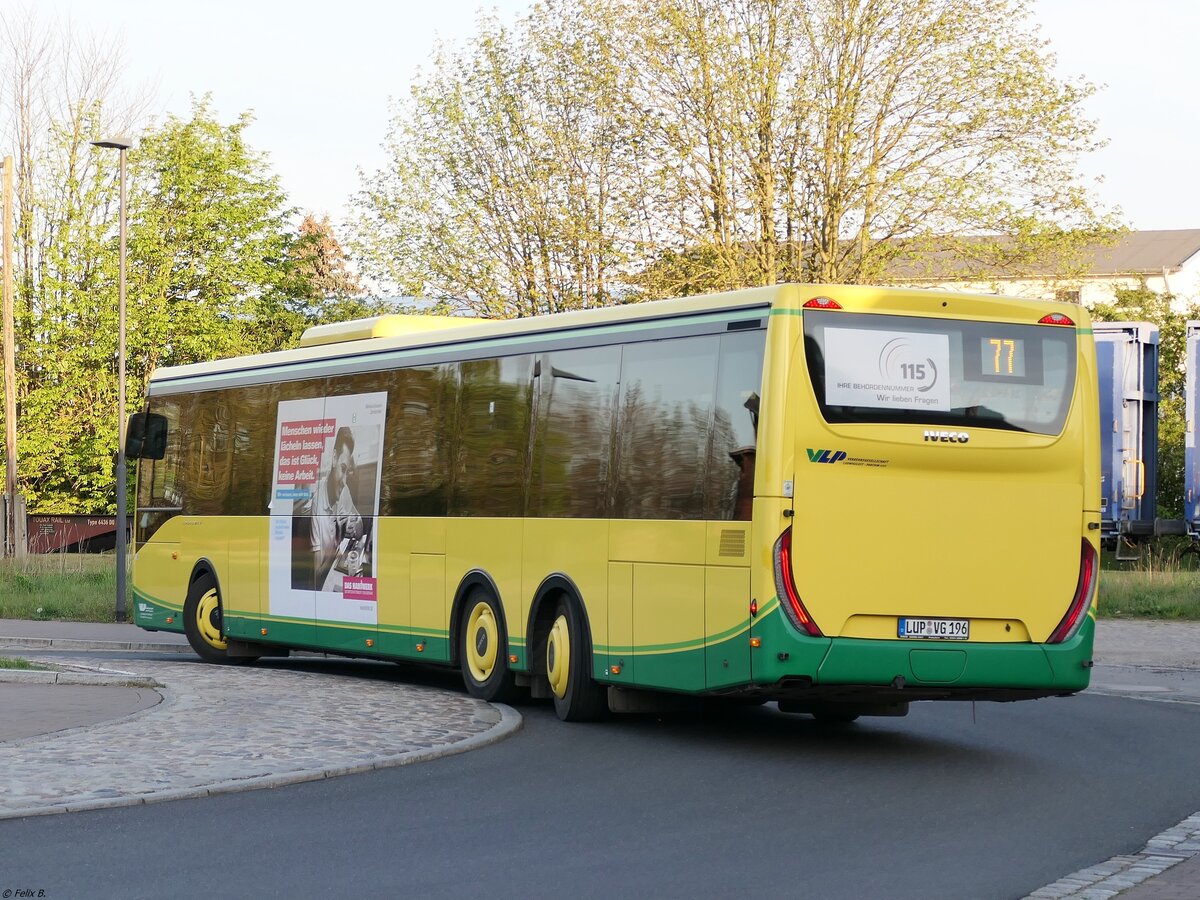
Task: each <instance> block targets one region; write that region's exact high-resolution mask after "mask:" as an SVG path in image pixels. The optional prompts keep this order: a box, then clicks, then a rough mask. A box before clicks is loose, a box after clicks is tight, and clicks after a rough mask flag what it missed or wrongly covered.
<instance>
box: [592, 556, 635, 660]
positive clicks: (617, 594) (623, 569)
mask: <svg viewBox="0 0 1200 900" xmlns="http://www.w3.org/2000/svg"><path fill="white" fill-rule="evenodd" d="M597 643H603V642H602V641H597ZM607 643H608V646H609V647H610V648H611V651H610V653H609V656H608V664H609V666H610V668H611V667H613V666H614V665H615V666H616V667H617V670H618V671H620V664H621V662H622V661H624V663H625V666H626V668H632V667H633V666H635V665H636V662H635V660H634V659H633V656H632V652H633V650H632V648H633V563H609V566H608V642H607ZM601 662H603V660H601ZM634 674H636V673H635V672H632V671H630V672H627V673H626V675H627V676H633V675H634Z"/></svg>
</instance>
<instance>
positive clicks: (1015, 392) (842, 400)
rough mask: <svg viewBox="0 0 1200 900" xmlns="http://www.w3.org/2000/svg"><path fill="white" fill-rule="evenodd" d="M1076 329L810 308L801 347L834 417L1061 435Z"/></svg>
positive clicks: (826, 412)
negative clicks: (802, 346) (827, 310)
mask: <svg viewBox="0 0 1200 900" xmlns="http://www.w3.org/2000/svg"><path fill="white" fill-rule="evenodd" d="M1075 340H1076V339H1075V329H1074V328H1065V327H1062V326H1052V325H1014V324H1012V323H1009V322H970V321H959V320H953V319H926V318H918V317H915V316H884V315H872V314H860V313H845V312H824V311H820V310H807V311H805V313H804V348H805V356H806V357H807V359H808V372H809V377H810V378H811V380H812V384H813V390H814V391H815V393H816V398H817V402H818V403H819V404H820V407H821V413H822V415H823V416H824V417H825V420H826V421H827V422H830V423H845V422H910V423H914V424H928V425H959V426H974V427H986V428H1001V429H1007V430H1010V431H1028V432H1034V433H1037V434H1058V433H1059V432H1060V431H1062V427H1063V423H1064V422H1065V421H1066V417H1067V410H1068V409H1069V407H1070V404H1071V395H1072V393H1073V392H1074V388H1075V357H1076V346H1075Z"/></svg>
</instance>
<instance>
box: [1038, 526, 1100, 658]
mask: <svg viewBox="0 0 1200 900" xmlns="http://www.w3.org/2000/svg"><path fill="white" fill-rule="evenodd" d="M1099 568H1100V561H1099V559H1098V558H1097V557H1096V548H1095V547H1093V546H1092V545H1091V542H1090V541H1087V540H1086V539H1085V540H1084V541H1083V549H1082V550H1081V551H1080V554H1079V582H1078V583H1077V584H1076V585H1075V596H1074V598H1072V600H1071V605H1070V606H1069V607H1068V608H1067V614H1066V615H1065V616H1063V618H1062V621H1061V622H1059V623H1058V627H1057V628H1055V629H1054V633H1053V634H1051V635H1050V637H1049V639H1048V640H1047V641H1046V643H1047V644H1061V643H1062V642H1063V641H1068V640H1070V639H1071V638H1073V637H1074V636H1075V633H1076V632H1077V631H1079V626H1080V625H1082V624H1083V620H1084V619H1086V618H1087V611H1088V609H1089V608H1090V607H1091V605H1092V600H1093V599H1095V596H1096V574H1097V570H1098V569H1099Z"/></svg>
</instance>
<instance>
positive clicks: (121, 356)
mask: <svg viewBox="0 0 1200 900" xmlns="http://www.w3.org/2000/svg"><path fill="white" fill-rule="evenodd" d="M92 146H93V147H104V148H106V149H109V150H119V151H120V153H121V204H120V211H119V214H120V218H121V254H120V266H119V267H120V275H119V276H118V283H119V288H118V297H119V299H118V301H117V321H118V325H117V333H118V335H119V337H118V339H117V340H118V345H117V609H116V620H117V621H118V622H124V621H125V573H126V560H125V555H126V552H127V550H128V543H129V542H128V533H127V532H126V530H125V527H126V521H127V514H126V511H125V505H126V501H125V493H126V486H125V219H126V214H125V151H126V150H128V149H129V148H130V147H132V146H133V142H132V141H131V140H130V139H129V138H127V137H114V138H108V139H107V140H103V141H92Z"/></svg>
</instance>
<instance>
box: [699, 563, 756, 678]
mask: <svg viewBox="0 0 1200 900" xmlns="http://www.w3.org/2000/svg"><path fill="white" fill-rule="evenodd" d="M704 619H705V628H706V630H707V632H708V635H707V636H706V638H705V650H704V655H705V673H706V674H705V685H706V686H707V687H708V689H709V690H712V689H713V688H720V687H728V686H730V685H735V684H745V683H747V682H748V681H750V634H749V631H750V570H749V569H735V568H727V567H720V568H718V567H716V566H708V567H706V568H705V570H704Z"/></svg>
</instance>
